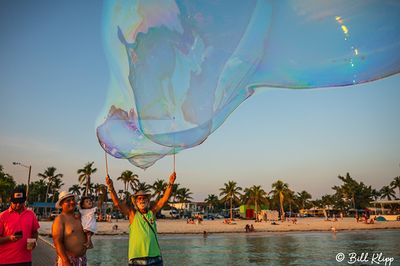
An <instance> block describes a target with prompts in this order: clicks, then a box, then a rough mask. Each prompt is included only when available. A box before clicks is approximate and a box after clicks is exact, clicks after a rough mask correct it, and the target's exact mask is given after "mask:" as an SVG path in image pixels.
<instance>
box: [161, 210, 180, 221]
mask: <svg viewBox="0 0 400 266" xmlns="http://www.w3.org/2000/svg"><path fill="white" fill-rule="evenodd" d="M161 215H164V216H165V218H173V219H179V217H180V215H179V212H178V211H177V210H175V209H170V210H161Z"/></svg>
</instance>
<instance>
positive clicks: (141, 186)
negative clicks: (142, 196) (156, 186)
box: [136, 181, 151, 193]
mask: <svg viewBox="0 0 400 266" xmlns="http://www.w3.org/2000/svg"><path fill="white" fill-rule="evenodd" d="M150 189H151V185H149V184H147V183H146V182H140V181H138V183H137V186H136V191H139V190H143V191H144V192H146V193H147V192H150Z"/></svg>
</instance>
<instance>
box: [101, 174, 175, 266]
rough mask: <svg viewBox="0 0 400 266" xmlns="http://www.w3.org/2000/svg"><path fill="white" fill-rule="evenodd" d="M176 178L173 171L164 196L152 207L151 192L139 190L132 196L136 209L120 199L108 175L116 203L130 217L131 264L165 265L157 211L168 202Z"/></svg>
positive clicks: (107, 179)
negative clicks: (150, 205) (159, 238)
mask: <svg viewBox="0 0 400 266" xmlns="http://www.w3.org/2000/svg"><path fill="white" fill-rule="evenodd" d="M175 178H176V174H175V172H173V173H172V174H171V175H170V177H169V183H168V186H167V189H166V190H165V192H164V196H163V197H162V198H161V199H160V200H159V201H158V202H156V203H155V205H154V206H153V207H152V208H150V207H149V203H150V194H149V193H146V192H145V191H137V192H136V193H135V195H134V196H133V197H132V203H133V204H134V205H135V207H136V209H135V208H131V207H129V206H127V204H126V203H124V202H121V201H120V200H119V199H118V197H117V193H116V192H115V189H114V185H113V182H112V180H111V178H110V177H109V176H106V183H107V186H108V188H109V190H110V194H111V199H112V201H113V203H114V205H115V206H116V207H117V208H119V209H120V210H121V212H122V213H123V214H125V215H127V216H128V217H129V223H130V225H129V246H128V259H129V265H157V266H159V265H163V260H162V256H161V250H160V246H159V244H158V238H157V225H156V213H158V212H159V211H160V210H161V209H162V207H163V206H164V205H165V203H167V201H168V199H169V197H170V195H171V192H172V186H173V184H174V182H175Z"/></svg>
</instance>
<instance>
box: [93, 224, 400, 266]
mask: <svg viewBox="0 0 400 266" xmlns="http://www.w3.org/2000/svg"><path fill="white" fill-rule="evenodd" d="M93 240H94V246H95V248H94V249H92V250H89V251H88V252H87V255H88V261H89V264H90V265H110V266H111V265H113V266H114V265H127V254H128V237H127V236H117V237H115V236H113V237H110V236H94V239H93ZM159 242H160V246H161V249H162V255H163V259H164V265H385V266H391V265H400V230H374V231H369V230H364V231H346V232H337V233H336V234H333V233H330V232H304V233H303V232H300V233H248V234H245V233H243V234H210V235H208V236H207V237H203V235H160V236H159Z"/></svg>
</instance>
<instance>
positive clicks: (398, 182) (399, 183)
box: [390, 176, 400, 198]
mask: <svg viewBox="0 0 400 266" xmlns="http://www.w3.org/2000/svg"><path fill="white" fill-rule="evenodd" d="M390 186H391V187H392V188H393V189H395V188H397V189H398V190H399V198H400V176H396V177H395V178H394V180H393V181H392V182H390Z"/></svg>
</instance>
